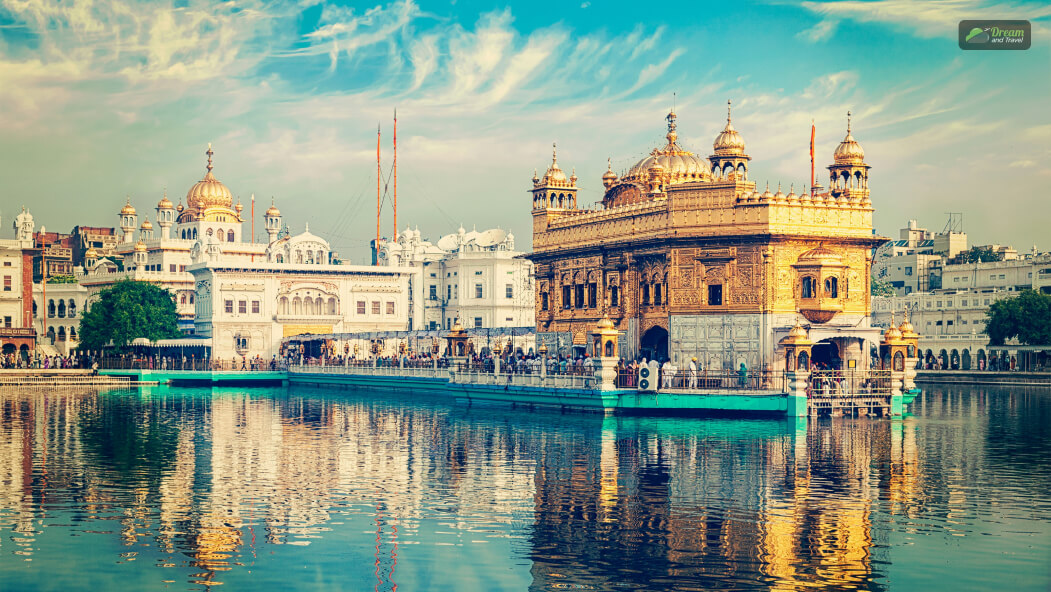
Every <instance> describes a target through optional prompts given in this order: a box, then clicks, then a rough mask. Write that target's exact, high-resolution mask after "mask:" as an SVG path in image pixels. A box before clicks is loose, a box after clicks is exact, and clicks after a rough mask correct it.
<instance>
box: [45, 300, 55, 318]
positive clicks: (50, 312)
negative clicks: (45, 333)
mask: <svg viewBox="0 0 1051 592" xmlns="http://www.w3.org/2000/svg"><path fill="white" fill-rule="evenodd" d="M47 317H48V318H49V319H53V318H55V301H54V300H48V301H47Z"/></svg>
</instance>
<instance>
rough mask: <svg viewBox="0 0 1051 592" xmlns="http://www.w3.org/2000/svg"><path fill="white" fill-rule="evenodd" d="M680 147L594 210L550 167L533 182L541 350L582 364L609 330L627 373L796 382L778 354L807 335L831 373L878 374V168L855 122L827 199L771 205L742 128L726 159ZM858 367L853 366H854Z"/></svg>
mask: <svg viewBox="0 0 1051 592" xmlns="http://www.w3.org/2000/svg"><path fill="white" fill-rule="evenodd" d="M667 122H668V131H667V136H666V138H667V143H666V144H665V145H664V146H663V147H660V148H656V149H654V150H653V151H652V152H651V153H650V154H649V155H648V156H646V157H645V158H643V159H642V160H640V161H639V162H638V163H636V164H635V165H634V166H632V167H631V168H630V169H628V170H627V171H625V172H623V173H621V174H617V173H615V172H614V171H613V170H612V167H608V170H607V171H606V173H605V174H604V175H603V176H602V183H603V186H604V187H605V194H604V196H603V199H602V203H601V206H600V207H599V208H597V209H594V210H588V209H583V208H581V207H580V206H579V205H578V203H577V191H578V185H577V176H576V174H572V175H570V176H567V175H566V173H565V172H563V170H562V169H561V167H560V166H559V163H558V159H557V155H556V154H552V159H551V165H550V166H549V167H548V169H547V171H546V172H545V173H544V175H543V177H539V176H537V175H536V174H534V176H533V183H532V189H531V191H532V201H533V253H532V254H530V255H529V257H530V258H531V259H532V260H533V262H534V264H535V265H536V282H537V288H536V316H537V319H536V320H537V325H536V327H537V332H538V340H545V344H546V345H548V347H549V349H550V348H551V346H555V347H558V348H559V349H562V348H564V347H568V346H571V347H572V348H573V349H574V350H577V351H579V352H583V351H585V349H586V343H587V334H588V333H589V332H590V331H592V330H593V329H594V328H595V327H596V326H597V323H598V321H599V320H600V319H601V318H602V317H603V315H608V316H609V317H610V318H611V319H613V321H614V323H615V324H616V328H617V329H619V330H620V331H622V332H623V333H622V334H623V338H622V340H621V351H622V353H623V354H624V356H625V357H633V356H635V355H642V356H645V357H648V358H651V359H653V358H656V359H662V358H671V359H672V361H673V363H676V364H677V365H679V366H680V367H685V366H686V364H687V363H688V362H689V360H690V359H691V358H693V357H696V358H698V360H699V362H700V364H701V365H702V367H704V368H710V369H731V368H732V369H736V368H738V367H739V366H740V364H745V365H746V366H747V367H748V368H763V369H773V368H775V367H783V364H782V363H780V362H779V361H780V360H782V359H783V355H784V352H783V349H782V348H779V346H778V344H779V342H780V341H781V340H782V339H784V338H785V337H786V336H787V335H788V333H789V331H790V330H791V329H792V327H793V326H794V325H795V324H796V323H797V322H800V323H805V324H808V325H809V329H810V332H809V334H810V338H811V339H812V340H813V341H814V342H815V343H816V345H815V347H814V349H813V359H814V361H815V362H817V363H828V364H830V365H839V364H840V363H841V362H844V361H851V363H854V364H856V365H857V366H859V367H868V365H869V356H870V350H871V349H872V348H874V347H876V345H877V343H878V342H879V330H878V329H877V328H874V327H871V326H870V323H869V306H870V296H869V294H870V286H869V278H870V265H871V255H872V249H873V248H875V247H877V246H878V245H880V244H882V243H883V242H884V241H885V240H886V239H884V238H882V237H879V236H876V235H875V234H874V233H873V230H872V212H873V208H872V202H871V200H870V196H869V188H868V176H869V168H870V167H869V165H868V164H866V163H865V158H864V157H865V154H864V151H863V150H862V148H861V146H860V145H859V144H858V142H857V141H855V139H854V137H853V135H852V132H851V128H850V120H849V116H848V121H847V130H846V135H845V137H844V138H843V141H842V142H840V144H839V146H838V147H837V148H836V150H835V154H834V155H833V162H832V164H831V165H830V166H828V172H829V176H828V179H829V189H828V190H827V191H825V190H823V189H820V188H818V187H812V188H810V189H809V190H804V191H801V192H800V193H796V192H795V191H794V188H792V187H789V188H788V192H787V193H786V192H785V191H784V188H783V187H781V186H776V190H771V187H770V186H769V184H767V185H766V187H765V188H763V189H762V190H760V188H759V187H758V186H757V184H756V183H755V182H754V181H753V180H751V179H750V177H749V163H750V161H751V157H750V156H749V155H748V154H747V153H746V152H745V142H744V139H743V137H742V136H741V134H740V133H739V132H738V131H737V130H736V129H735V128H734V126H733V124H732V122H731V120H730V115H729V113H728V115H727V121H726V125H725V126H724V128H723V130H722V131H721V132H720V133H719V134H718V136H717V137H716V139H715V142H714V145H713V150H712V154H711V155H710V156H709V157H707V158H704V157H701V156H698V155H695V154H694V153H692V152H690V151H688V150H685V149H684V148H682V147H681V146H680V145H679V144H678V140H677V138H678V133H677V129H676V126H677V119H676V114H675V113H674V112H672V113H669V114H668V116H667ZM844 365H846V364H844Z"/></svg>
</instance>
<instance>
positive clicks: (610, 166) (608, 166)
mask: <svg viewBox="0 0 1051 592" xmlns="http://www.w3.org/2000/svg"><path fill="white" fill-rule="evenodd" d="M606 172H608V173H612V172H613V157H612V156H609V157H607V158H606Z"/></svg>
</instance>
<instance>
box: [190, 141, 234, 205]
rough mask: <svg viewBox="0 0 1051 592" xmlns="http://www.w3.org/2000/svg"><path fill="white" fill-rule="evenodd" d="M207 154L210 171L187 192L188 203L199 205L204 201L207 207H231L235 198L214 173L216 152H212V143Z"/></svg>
mask: <svg viewBox="0 0 1051 592" xmlns="http://www.w3.org/2000/svg"><path fill="white" fill-rule="evenodd" d="M205 154H207V155H208V172H207V173H206V174H205V175H204V178H203V179H201V180H200V181H198V182H197V183H196V184H195V185H194V186H193V187H191V188H190V190H189V191H188V192H186V203H188V204H190V207H197V206H198V204H200V203H202V202H203V203H204V207H205V208H209V207H212V206H220V207H224V208H229V207H231V206H233V203H234V198H233V195H232V194H231V193H230V190H229V189H227V188H226V185H223V184H222V182H220V181H219V179H216V178H215V175H213V174H212V155H213V154H215V153H214V152H212V145H211V144H208V151H207V152H205Z"/></svg>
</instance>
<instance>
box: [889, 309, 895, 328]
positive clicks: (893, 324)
mask: <svg viewBox="0 0 1051 592" xmlns="http://www.w3.org/2000/svg"><path fill="white" fill-rule="evenodd" d="M890 326H891V327H894V326H895V323H894V311H893V310H892V311H890Z"/></svg>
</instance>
